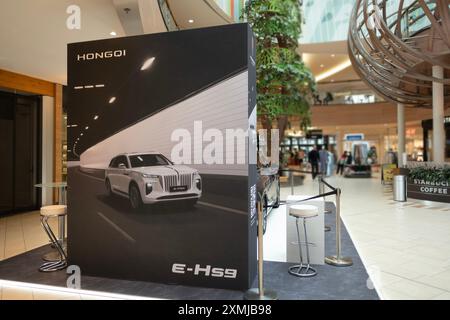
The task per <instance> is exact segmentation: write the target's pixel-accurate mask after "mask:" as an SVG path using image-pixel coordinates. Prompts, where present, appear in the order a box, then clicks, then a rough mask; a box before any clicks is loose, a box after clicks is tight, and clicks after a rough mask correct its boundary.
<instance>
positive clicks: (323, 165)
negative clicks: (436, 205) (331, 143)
mask: <svg viewBox="0 0 450 320" xmlns="http://www.w3.org/2000/svg"><path fill="white" fill-rule="evenodd" d="M319 158H320V174H321V175H322V176H326V175H327V169H328V149H327V147H324V148H323V149H322V148H320V151H319Z"/></svg>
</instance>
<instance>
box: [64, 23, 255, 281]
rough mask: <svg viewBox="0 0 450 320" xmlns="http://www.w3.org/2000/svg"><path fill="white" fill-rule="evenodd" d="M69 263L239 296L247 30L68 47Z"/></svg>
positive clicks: (245, 269) (246, 149) (245, 213)
mask: <svg viewBox="0 0 450 320" xmlns="http://www.w3.org/2000/svg"><path fill="white" fill-rule="evenodd" d="M68 92H69V95H68V149H69V151H68V152H69V153H68V157H69V164H68V166H69V169H68V259H69V264H70V265H78V266H79V267H80V269H81V273H82V274H83V275H92V276H99V277H109V278H116V279H128V280H141V281H153V282H161V283H168V284H183V285H193V286H204V287H215V288H229V289H247V288H249V287H250V286H251V285H252V283H253V281H254V279H255V275H256V259H257V257H256V224H257V222H256V204H255V203H256V179H257V177H256V175H257V172H256V71H255V43H254V38H253V33H252V32H251V30H250V28H249V27H248V25H247V24H234V25H227V26H220V27H212V28H205V29H194V30H186V31H178V32H169V33H159V34H149V35H143V36H135V37H126V38H115V39H107V40H100V41H91V42H83V43H74V44H70V45H69V46H68Z"/></svg>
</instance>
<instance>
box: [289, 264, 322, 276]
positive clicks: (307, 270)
mask: <svg viewBox="0 0 450 320" xmlns="http://www.w3.org/2000/svg"><path fill="white" fill-rule="evenodd" d="M303 270H304V271H303ZM302 271H303V272H302ZM289 274H291V275H293V276H296V277H301V278H309V277H314V276H315V275H317V271H316V269H314V268H312V267H311V266H310V265H304V264H297V265H295V266H291V267H289Z"/></svg>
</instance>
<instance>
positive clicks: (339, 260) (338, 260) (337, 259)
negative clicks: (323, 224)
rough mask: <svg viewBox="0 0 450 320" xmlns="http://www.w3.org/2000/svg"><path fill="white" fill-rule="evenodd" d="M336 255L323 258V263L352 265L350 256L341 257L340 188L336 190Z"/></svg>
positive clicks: (338, 265)
mask: <svg viewBox="0 0 450 320" xmlns="http://www.w3.org/2000/svg"><path fill="white" fill-rule="evenodd" d="M336 191H337V193H336V255H335V256H328V257H326V258H325V263H326V264H329V265H332V266H335V267H349V266H351V265H353V261H352V259H351V258H347V257H341V189H339V188H338V189H337V190H336Z"/></svg>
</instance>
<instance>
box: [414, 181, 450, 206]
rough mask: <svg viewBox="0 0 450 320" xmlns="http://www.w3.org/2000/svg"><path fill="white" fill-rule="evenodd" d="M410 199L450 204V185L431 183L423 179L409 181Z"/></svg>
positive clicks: (444, 182) (446, 183) (445, 182)
mask: <svg viewBox="0 0 450 320" xmlns="http://www.w3.org/2000/svg"><path fill="white" fill-rule="evenodd" d="M408 197H409V198H413V199H419V200H428V201H436V202H445V203H450V183H448V182H447V181H442V182H430V181H426V180H421V179H410V180H409V181H408Z"/></svg>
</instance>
